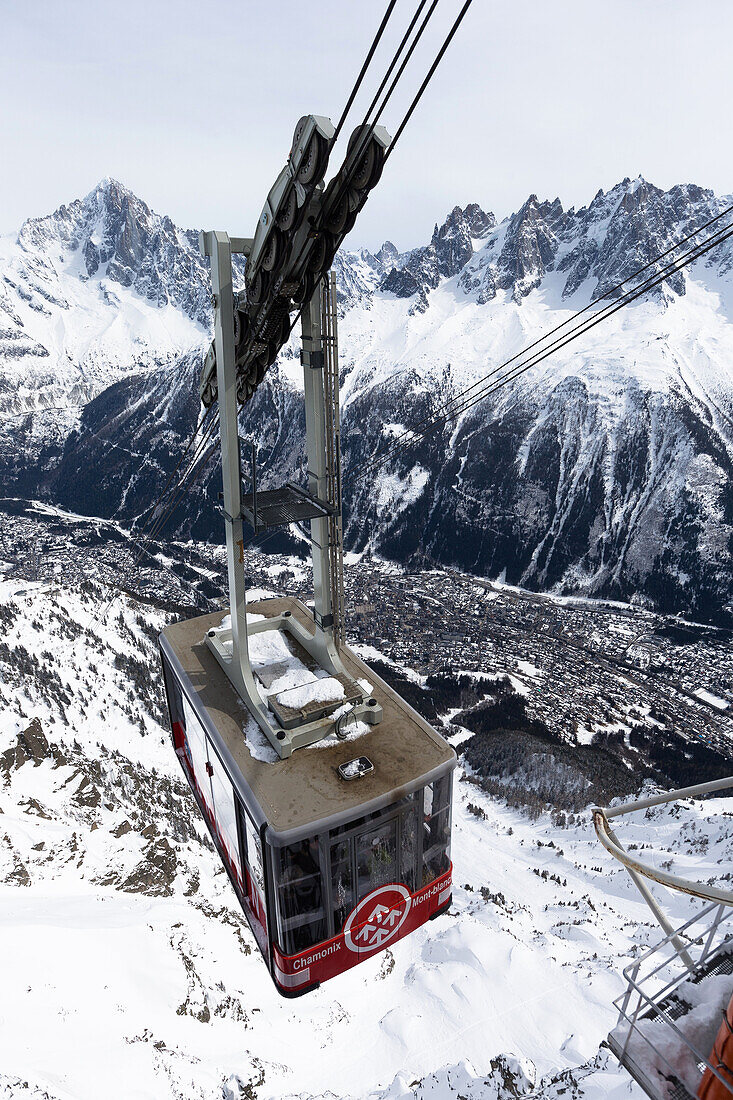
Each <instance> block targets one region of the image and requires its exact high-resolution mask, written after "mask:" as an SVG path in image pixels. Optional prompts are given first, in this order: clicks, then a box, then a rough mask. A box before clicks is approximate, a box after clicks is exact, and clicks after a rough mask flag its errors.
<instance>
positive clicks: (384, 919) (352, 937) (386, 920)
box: [344, 883, 412, 951]
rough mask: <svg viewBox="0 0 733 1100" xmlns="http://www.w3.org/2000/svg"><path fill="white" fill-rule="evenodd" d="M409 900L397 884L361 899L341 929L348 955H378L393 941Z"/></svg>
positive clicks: (406, 910)
mask: <svg viewBox="0 0 733 1100" xmlns="http://www.w3.org/2000/svg"><path fill="white" fill-rule="evenodd" d="M411 902H412V898H411V897H410V893H409V891H408V890H407V888H406V887H404V886H400V885H398V884H397V883H392V884H391V885H389V886H380V888H379V889H378V890H373V891H372V892H371V894H367V896H366V897H365V898H363V899H362V900H361V901H360V902H359V904H358V905H357V907H356V909H354V910H353V912H352V913H351V915H350V916H349V919H348V920H347V922H346V924H345V925H344V940H345V942H346V946H347V947H348V948H349V950H350V951H378V950H379V948H380V947H384V945H385V944H386V943H388V942H389V941H390V940H391V939H394V937H395V936H396V934H397V932H398V931H399V929H400V928H401V926H402V924H403V922H404V920H405V918H406V916H407V914H408V913H409V911H410V905H411Z"/></svg>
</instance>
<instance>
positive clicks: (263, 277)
mask: <svg viewBox="0 0 733 1100" xmlns="http://www.w3.org/2000/svg"><path fill="white" fill-rule="evenodd" d="M269 282H270V278H269V275H268V273H267V272H266V271H263V269H262V267H261V266H260V267H258V268H257V271H256V272H255V274H254V278H253V279H252V281H251V282H249V283H247V301H248V302H250V303H251V304H252V305H253V306H258V305H260V303H261V302H262V301H264V299H265V297H266V296H267V288H268V284H269Z"/></svg>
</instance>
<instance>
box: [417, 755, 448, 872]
mask: <svg viewBox="0 0 733 1100" xmlns="http://www.w3.org/2000/svg"><path fill="white" fill-rule="evenodd" d="M451 778H452V777H451V776H450V775H445V776H442V777H441V778H440V779H436V780H435V782H434V783H429V784H428V785H427V787H425V789H424V791H423V826H422V885H423V886H427V884H428V883H429V882H432V881H433V879H436V878H438V876H439V875H442V874H444V873H445V872H446V871H447V870H448V868H449V867H450V796H451Z"/></svg>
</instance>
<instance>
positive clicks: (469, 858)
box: [0, 580, 733, 1100]
mask: <svg viewBox="0 0 733 1100" xmlns="http://www.w3.org/2000/svg"><path fill="white" fill-rule="evenodd" d="M99 594H100V593H99V592H98V591H97V590H96V587H95V586H85V587H84V588H78V587H77V588H71V587H63V586H59V585H53V586H52V585H49V584H48V583H37V582H30V581H29V582H26V587H25V588H23V589H22V590H18V588H17V581H10V580H1V581H0V611H1V614H2V622H3V636H4V641H3V644H2V649H1V650H0V662H1V664H0V667H1V677H0V696H1V697H2V708H1V709H0V928H1V930H2V944H3V958H2V985H1V988H2V997H0V1097H4V1098H8V1100H21V1098H23V1100H30V1098H34V1100H41V1098H44V1100H97V1098H98V1097H99V1095H100V1094H101V1093H104V1094H108V1095H111V1096H120V1097H121V1096H125V1097H136V1098H140V1100H143V1098H145V1100H148V1098H150V1100H169V1098H170V1100H174V1098H175V1100H184V1098H185V1100H242V1098H244V1097H248V1098H250V1100H252V1098H257V1100H295V1098H296V1097H297V1098H298V1100H316V1098H317V1100H326V1098H333V1097H338V1098H342V1100H388V1098H389V1100H398V1098H399V1100H401V1098H407V1097H419V1098H421V1100H427V1098H431V1100H449V1098H450V1100H458V1098H459V1097H463V1098H465V1100H484V1098H486V1097H490V1098H494V1100H510V1098H512V1100H517V1098H522V1097H526V1098H527V1100H529V1098H530V1097H537V1096H540V1095H541V1096H543V1097H548V1098H551V1100H554V1098H555V1097H558V1098H559V1097H560V1095H564V1096H567V1095H568V1094H569V1095H570V1096H572V1097H574V1098H577V1100H580V1098H587V1100H596V1098H598V1100H600V1098H601V1097H604V1098H609V1097H610V1098H614V1100H615V1098H618V1100H621V1098H625V1097H628V1096H630V1095H633V1096H636V1095H640V1094H639V1093H638V1092H637V1090H636V1088H635V1086H631V1085H630V1083H629V1082H628V1081H627V1079H626V1077H625V1075H624V1074H623V1073H622V1072H621V1071H620V1070H619V1069H618V1068H617V1067H616V1066H615V1064H614V1063H613V1061H612V1060H611V1059H610V1056H609V1055H608V1052H607V1051H605V1050H602V1049H601V1050H599V1043H600V1042H601V1040H602V1039H603V1038H604V1037H605V1035H606V1034H607V1032H608V1030H609V1029H610V1027H611V1026H612V1025H613V1023H614V1022H615V1016H614V1013H613V1011H612V1009H611V1007H610V1003H611V1000H612V998H613V997H614V996H616V995H617V994H618V993H619V992H620V991H621V978H620V968H621V967H622V966H623V965H625V964H626V962H627V961H628V960H629V959H630V958H631V957H632V955H633V954H634V953H636V952H638V951H639V950H640V949H641V948H642V947H643V946H644V945H646V944H648V943H650V942H652V941H653V940H654V939H655V938H657V936H658V929H657V930H655V929H654V928H653V927H652V925H651V924H650V920H649V913H648V911H647V910H646V908H645V906H644V903H643V901H642V900H641V898H640V897H639V896H638V894H637V893H636V891H635V890H634V888H633V887H632V885H631V883H630V881H629V880H628V878H627V876H626V874H625V872H623V871H621V870H620V869H619V868H618V866H617V865H615V864H614V862H613V861H612V860H611V858H610V857H609V856H608V855H607V854H606V853H605V852H604V850H603V849H602V848H601V847H600V845H599V844H598V843H597V842H596V840H595V838H594V835H593V832H592V827H591V824H590V817H589V815H588V813H583V814H578V815H569V816H568V815H565V814H563V815H558V814H554V815H553V816H552V817H551V816H550V815H549V814H542V815H541V816H540V817H539V818H538V819H537V820H535V821H532V820H531V819H530V818H529V817H528V816H526V815H525V814H523V813H520V812H518V811H516V810H510V809H508V808H507V806H506V804H505V803H503V802H502V801H500V800H496V799H492V798H490V797H489V796H488V795H486V794H485V793H484V792H483V791H482V790H481V789H480V787H478V786H477V785H476V784H475V782H473V776H472V775H471V773H470V771H468V770H467V769H466V768H465V766H459V769H458V772H457V775H456V784H455V792H456V793H455V825H454V884H455V885H454V893H453V904H452V906H451V909H450V911H449V913H448V914H447V915H446V916H445V917H443V918H441V919H440V920H436V921H434V922H429V923H428V924H427V925H425V926H424V927H422V928H421V929H420V930H419V931H418V932H416V933H415V934H414V935H412V936H410V937H409V938H408V939H407V940H405V941H403V942H400V943H399V944H397V945H396V946H395V947H394V949H392V950H386V951H384V952H383V953H381V954H379V955H377V956H376V957H375V958H373V959H371V960H369V961H368V962H366V963H364V964H362V965H361V966H360V967H358V968H357V969H356V970H354V971H350V972H348V973H346V974H345V975H343V976H341V977H340V978H338V979H335V980H333V981H331V982H329V983H328V984H327V985H326V986H324V987H323V988H322V989H320V990H317V991H316V992H315V993H313V994H311V995H309V996H308V997H307V998H304V999H302V1000H295V1001H288V1000H282V999H281V998H280V997H279V996H278V995H277V993H276V992H275V990H274V988H273V986H272V983H271V981H270V978H269V976H268V974H267V973H266V971H265V969H264V966H263V964H262V961H261V960H260V958H259V953H258V951H257V949H256V945H255V943H254V941H253V939H252V936H251V934H250V931H249V928H248V926H247V924H246V922H245V920H244V918H243V917H242V915H241V914H240V912H239V910H238V906H237V901H236V898H235V895H234V893H233V891H232V889H231V887H230V885H229V882H228V879H227V878H226V875H225V874H224V872H223V870H222V868H221V865H220V863H219V861H218V858H217V857H216V856H215V853H214V851H213V848H212V845H211V843H210V842H209V840H208V839H207V836H206V834H205V830H204V826H203V824H202V822H201V820H200V818H199V815H198V813H197V812H196V809H195V807H194V804H193V800H192V798H191V796H190V793H189V791H188V788H187V786H186V784H185V782H184V780H183V777H182V774H181V773H180V770H179V766H178V762H177V760H176V758H175V755H174V753H173V751H172V749H171V747H170V744H169V741H168V734H167V732H166V731H165V729H164V727H163V724H162V723H163V720H164V719H163V712H162V699H161V697H160V688H159V685H158V683H157V678H156V665H157V660H156V653H155V641H154V639H155V636H156V634H157V631H158V630H159V629H160V628H161V626H162V625H163V623H164V613H163V612H161V611H159V610H155V609H154V608H152V607H151V605H150V604H147V603H140V602H137V601H136V600H135V599H133V598H131V597H119V598H118V600H117V601H116V603H115V605H114V607H113V609H112V610H111V611H110V613H109V614H108V615H107V616H106V617H105V618H103V621H102V622H98V621H94V622H92V624H91V627H89V622H90V619H91V616H92V612H93V610H94V607H95V606H96V602H97V599H98V596H99ZM88 627H89V629H87V628H88ZM33 718H37V719H38V720H39V723H40V725H39V726H31V719H33ZM456 736H457V737H461V736H465V731H462V732H461V733H459V734H457V735H456ZM732 813H733V799H717V800H715V801H714V802H708V803H695V804H689V805H688V806H686V807H685V809H684V811H683V813H682V816H680V809H679V808H678V807H672V808H664V809H659V810H655V811H652V812H650V813H648V814H647V815H646V816H643V815H639V819H638V820H636V819H634V818H632V819H630V820H629V821H628V823H625V824H624V836H625V838H626V840H627V841H630V842H634V843H641V842H642V841H643V842H647V841H648V840H649V839H650V835H653V839H654V858H656V859H665V860H666V859H669V860H671V866H672V867H673V869H674V871H675V872H676V873H679V874H689V875H691V876H694V877H700V878H703V879H706V880H708V881H718V880H719V879H720V877H721V874H722V872H723V870H724V868H725V867H728V866H729V865H730V859H731V854H732V852H731V846H732V845H733V830H731V826H730V820H731V814H732ZM668 904H669V908H670V912H671V914H672V916H673V918H674V919H675V920H678V921H679V922H681V921H682V920H683V919H684V918H686V917H688V916H689V915H691V913H692V912H693V910H694V907H695V906H696V905H697V904H698V903H697V902H696V901H695V900H693V899H689V898H687V897H683V896H681V895H678V896H676V897H670V898H669V902H668Z"/></svg>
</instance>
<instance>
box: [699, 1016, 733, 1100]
mask: <svg viewBox="0 0 733 1100" xmlns="http://www.w3.org/2000/svg"><path fill="white" fill-rule="evenodd" d="M710 1065H711V1066H714V1067H715V1069H717V1071H718V1072H719V1073H720V1075H721V1077H724V1078H726V1079H727V1080H728V1081H729V1082H730V1083H729V1084H728V1085H724V1084H723V1082H722V1081H721V1080H719V1078H717V1077H716V1076H715V1074H714V1073H713V1072H712V1070H710V1069H707V1068H706V1070H705V1072H704V1073H703V1075H702V1081H701V1082H700V1085H699V1087H698V1090H697V1095H698V1098H699V1100H732V1098H733V997H731V999H730V1004H729V1005H728V1010H727V1012H725V1013H724V1014H723V1022H722V1024H721V1025H720V1028H719V1030H718V1034H717V1035H716V1037H715V1042H714V1043H713V1049H712V1051H711V1054H710Z"/></svg>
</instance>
